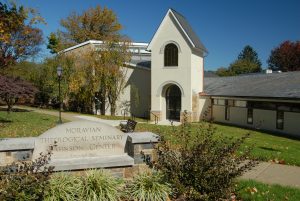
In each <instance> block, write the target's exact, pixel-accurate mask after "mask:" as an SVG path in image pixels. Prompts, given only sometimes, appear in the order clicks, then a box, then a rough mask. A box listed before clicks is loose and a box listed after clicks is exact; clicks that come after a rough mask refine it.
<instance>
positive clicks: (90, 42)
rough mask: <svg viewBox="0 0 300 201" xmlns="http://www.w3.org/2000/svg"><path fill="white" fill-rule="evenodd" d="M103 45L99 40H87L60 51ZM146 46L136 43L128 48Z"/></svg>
mask: <svg viewBox="0 0 300 201" xmlns="http://www.w3.org/2000/svg"><path fill="white" fill-rule="evenodd" d="M103 43H104V42H103V41H101V40H88V41H85V42H83V43H79V44H77V45H74V46H72V47H69V48H67V49H64V50H62V52H63V53H64V52H68V51H71V50H74V49H76V48H79V47H82V46H85V45H88V44H103ZM147 46H148V43H136V42H132V43H130V44H129V48H130V47H137V48H138V47H145V49H146V47H147Z"/></svg>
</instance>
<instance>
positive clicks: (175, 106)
mask: <svg viewBox="0 0 300 201" xmlns="http://www.w3.org/2000/svg"><path fill="white" fill-rule="evenodd" d="M180 111H181V91H180V89H179V87H178V86H176V85H174V84H173V85H171V86H169V87H168V88H167V90H166V117H167V119H170V120H180Z"/></svg>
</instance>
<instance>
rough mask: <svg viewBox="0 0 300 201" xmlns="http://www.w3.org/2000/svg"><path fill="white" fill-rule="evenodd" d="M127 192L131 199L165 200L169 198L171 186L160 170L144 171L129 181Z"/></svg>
mask: <svg viewBox="0 0 300 201" xmlns="http://www.w3.org/2000/svg"><path fill="white" fill-rule="evenodd" d="M126 192H127V196H128V198H129V200H140V201H148V200H152V201H164V200H167V199H168V197H169V194H170V193H171V187H170V185H169V184H167V183H166V182H164V181H163V179H162V175H161V174H159V173H158V172H154V173H144V174H140V175H138V176H137V177H135V178H134V180H133V181H132V182H130V183H128V185H127V186H126Z"/></svg>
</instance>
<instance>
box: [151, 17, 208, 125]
mask: <svg viewBox="0 0 300 201" xmlns="http://www.w3.org/2000/svg"><path fill="white" fill-rule="evenodd" d="M179 30H180V28H179V27H177V25H175V24H174V22H173V19H172V18H171V17H166V18H164V20H163V22H162V24H161V26H160V28H159V30H158V32H157V36H156V37H155V39H154V41H152V43H153V44H152V48H151V78H152V79H151V94H152V96H151V110H152V111H160V112H161V115H162V116H161V117H162V119H165V118H166V114H165V113H166V104H165V98H164V94H163V93H162V92H163V91H164V89H165V88H166V86H167V85H168V84H176V85H178V86H179V87H180V88H181V90H182V98H181V111H184V110H187V111H188V112H191V111H192V106H193V103H192V97H193V94H194V95H195V94H198V93H199V92H200V91H201V90H202V87H203V86H202V77H203V75H202V73H203V61H202V59H203V58H202V57H201V56H197V55H194V54H193V53H192V50H191V48H190V46H189V45H188V43H187V41H186V40H185V38H184V37H183V36H182V33H180V31H179ZM168 43H175V44H177V45H178V46H179V53H178V67H164V47H165V45H167V44H168Z"/></svg>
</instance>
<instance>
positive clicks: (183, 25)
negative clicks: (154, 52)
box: [147, 9, 208, 53]
mask: <svg viewBox="0 0 300 201" xmlns="http://www.w3.org/2000/svg"><path fill="white" fill-rule="evenodd" d="M167 16H170V17H172V18H174V20H173V21H174V22H175V23H177V25H178V27H179V28H180V29H181V31H182V33H183V36H184V37H185V38H186V39H187V40H188V41H189V43H190V45H191V47H192V48H195V49H199V50H202V51H203V52H205V53H208V51H207V49H206V47H205V46H204V45H203V44H202V42H201V41H200V39H199V37H198V36H197V34H196V33H195V32H194V30H193V29H192V27H191V26H190V24H189V23H188V21H187V20H186V19H185V17H184V16H183V15H181V14H179V13H178V12H177V11H175V10H174V9H169V10H168V12H167V14H166V15H165V17H164V19H163V20H162V22H161V24H160V25H159V27H158V29H157V31H156V32H155V34H154V36H153V37H152V39H151V41H150V43H149V46H148V48H147V50H151V44H152V41H153V40H154V38H155V37H156V35H157V33H158V32H159V30H160V27H161V25H162V24H163V22H164V21H165V19H166V17H167Z"/></svg>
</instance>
